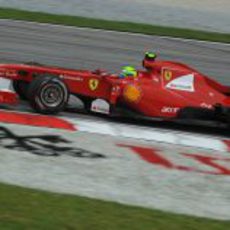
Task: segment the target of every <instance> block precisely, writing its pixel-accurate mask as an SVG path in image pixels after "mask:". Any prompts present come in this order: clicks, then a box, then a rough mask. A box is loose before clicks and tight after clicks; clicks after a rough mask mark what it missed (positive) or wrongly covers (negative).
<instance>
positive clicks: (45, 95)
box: [40, 84, 64, 108]
mask: <svg viewBox="0 0 230 230" xmlns="http://www.w3.org/2000/svg"><path fill="white" fill-rule="evenodd" d="M40 98H41V102H42V104H43V105H44V106H46V107H52V108H53V107H57V106H59V105H60V104H61V103H62V102H63V100H64V91H63V89H62V87H60V86H59V85H56V84H48V85H46V86H44V87H43V88H42V90H41V92H40Z"/></svg>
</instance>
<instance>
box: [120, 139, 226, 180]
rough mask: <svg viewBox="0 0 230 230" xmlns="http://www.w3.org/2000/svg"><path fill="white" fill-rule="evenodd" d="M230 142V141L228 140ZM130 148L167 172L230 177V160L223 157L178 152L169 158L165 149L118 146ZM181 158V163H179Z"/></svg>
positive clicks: (143, 158)
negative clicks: (174, 171)
mask: <svg viewBox="0 0 230 230" xmlns="http://www.w3.org/2000/svg"><path fill="white" fill-rule="evenodd" d="M228 142H229V140H228ZM118 146H120V147H124V148H128V149H129V150H131V152H133V153H135V154H137V155H138V156H139V157H140V158H141V159H142V160H144V161H146V162H147V163H149V164H153V165H155V166H158V167H161V168H162V169H165V170H179V171H185V172H189V173H191V172H193V173H202V174H207V175H217V176H230V158H229V157H223V156H210V154H207V153H202V152H199V153H194V152H193V153H190V152H189V150H187V152H180V151H178V152H177V153H175V155H174V157H175V158H172V157H169V156H168V155H167V154H166V153H165V152H164V149H157V148H149V147H142V146H134V145H124V144H118ZM178 158H180V161H179V162H180V163H178Z"/></svg>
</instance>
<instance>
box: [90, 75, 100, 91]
mask: <svg viewBox="0 0 230 230" xmlns="http://www.w3.org/2000/svg"><path fill="white" fill-rule="evenodd" d="M98 86H99V80H98V79H95V78H92V79H90V80H89V88H90V89H91V90H92V91H94V90H96V89H97V88H98Z"/></svg>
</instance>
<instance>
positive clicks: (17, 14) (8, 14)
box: [0, 8, 230, 43]
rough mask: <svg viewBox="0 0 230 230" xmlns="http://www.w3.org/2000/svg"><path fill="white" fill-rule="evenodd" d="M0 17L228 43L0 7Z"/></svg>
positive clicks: (228, 37)
mask: <svg viewBox="0 0 230 230" xmlns="http://www.w3.org/2000/svg"><path fill="white" fill-rule="evenodd" d="M0 18H5V19H15V20H25V21H36V22H43V23H53V24H61V25H70V26H77V27H90V28H97V29H104V30H114V31H127V32H133V33H142V34H149V35H161V36H171V37H180V38H189V39H198V40H207V41H216V42H225V43H230V34H223V33H215V32H206V31H200V30H192V29H180V28H173V27H165V26H157V25H149V24H141V23H132V22H118V21H111V20H103V19H93V18H85V17H77V16H67V15H55V14H48V13H40V12H29V11H24V10H16V9H9V8H0Z"/></svg>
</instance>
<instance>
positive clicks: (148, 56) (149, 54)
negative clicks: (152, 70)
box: [145, 51, 157, 61]
mask: <svg viewBox="0 0 230 230" xmlns="http://www.w3.org/2000/svg"><path fill="white" fill-rule="evenodd" d="M156 58H157V54H156V53H154V52H150V51H147V52H145V59H146V60H149V61H155V59H156Z"/></svg>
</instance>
